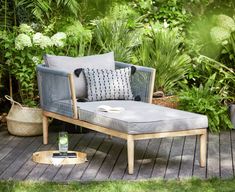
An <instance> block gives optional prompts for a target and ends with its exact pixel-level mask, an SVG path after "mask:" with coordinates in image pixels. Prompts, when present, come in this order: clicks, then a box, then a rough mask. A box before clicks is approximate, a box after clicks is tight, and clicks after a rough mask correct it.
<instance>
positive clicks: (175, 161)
mask: <svg viewBox="0 0 235 192" xmlns="http://www.w3.org/2000/svg"><path fill="white" fill-rule="evenodd" d="M184 141H185V137H175V138H174V139H173V143H172V147H171V152H170V158H169V162H168V165H167V168H166V173H165V176H164V178H165V179H172V178H177V177H178V173H179V168H180V162H181V158H182V157H181V156H182V149H183V146H184Z"/></svg>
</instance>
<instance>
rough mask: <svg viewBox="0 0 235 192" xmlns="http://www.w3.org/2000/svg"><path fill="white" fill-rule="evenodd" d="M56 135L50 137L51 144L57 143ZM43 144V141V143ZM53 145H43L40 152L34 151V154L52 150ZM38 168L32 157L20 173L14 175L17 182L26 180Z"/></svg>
mask: <svg viewBox="0 0 235 192" xmlns="http://www.w3.org/2000/svg"><path fill="white" fill-rule="evenodd" d="M56 138H57V137H56V135H55V134H52V136H51V137H50V142H52V143H55V142H56ZM41 143H42V141H41ZM51 146H52V144H51V143H50V144H48V145H43V144H42V145H41V146H40V147H39V149H38V150H36V149H35V150H34V152H36V151H46V150H50V148H51ZM38 165H39V164H38ZM36 166H37V163H35V162H33V161H32V157H30V158H29V159H28V160H27V162H26V163H25V164H24V165H23V166H22V167H21V168H20V169H19V171H17V173H16V174H15V175H14V177H13V178H14V179H16V180H25V178H26V177H27V176H28V175H29V174H30V173H31V172H32V170H33V169H34V168H35V167H36Z"/></svg>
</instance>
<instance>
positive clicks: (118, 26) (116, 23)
mask: <svg viewBox="0 0 235 192" xmlns="http://www.w3.org/2000/svg"><path fill="white" fill-rule="evenodd" d="M136 22H137V21H136ZM133 25H134V26H135V25H136V24H133V23H132V25H131V26H130V23H129V20H128V19H127V17H125V16H121V15H118V14H117V15H115V14H114V15H113V16H112V17H106V18H104V19H101V20H95V21H93V26H94V30H93V31H94V41H95V43H96V44H97V45H98V47H99V48H100V50H101V51H102V52H108V51H114V53H115V59H116V60H117V61H123V62H131V60H132V54H133V51H134V49H135V48H136V47H137V46H139V45H140V43H141V41H140V37H141V34H142V31H141V30H139V29H138V28H133ZM97 49H98V48H97Z"/></svg>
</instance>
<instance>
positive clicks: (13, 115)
mask: <svg viewBox="0 0 235 192" xmlns="http://www.w3.org/2000/svg"><path fill="white" fill-rule="evenodd" d="M3 40H4V43H5V48H7V51H6V52H5V55H4V57H5V59H6V63H7V65H8V70H9V73H10V74H11V76H13V77H14V78H15V79H16V82H17V83H18V94H17V96H18V97H17V100H18V101H20V102H21V103H22V105H23V106H21V104H20V103H19V102H16V101H14V100H13V99H12V98H9V97H8V99H10V100H11V103H12V107H11V110H10V112H9V113H8V116H7V125H8V130H9V132H10V133H12V134H14V135H19V136H32V135H38V134H42V111H41V109H39V108H37V105H38V99H39V98H38V91H37V81H36V65H37V64H39V63H42V55H43V52H45V51H47V49H50V48H53V46H54V47H59V48H60V47H63V46H64V44H65V40H66V34H65V33H61V32H58V33H56V34H54V35H53V36H52V37H49V36H46V35H44V34H43V33H39V32H36V31H35V30H34V29H33V28H32V27H31V26H29V25H27V24H21V25H20V26H19V27H15V28H14V30H13V32H12V33H8V34H6V35H5V36H4V39H3ZM48 51H49V50H48ZM14 87H16V86H14Z"/></svg>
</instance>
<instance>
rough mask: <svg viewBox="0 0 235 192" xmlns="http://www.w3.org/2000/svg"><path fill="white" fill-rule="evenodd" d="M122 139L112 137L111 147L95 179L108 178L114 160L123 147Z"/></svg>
mask: <svg viewBox="0 0 235 192" xmlns="http://www.w3.org/2000/svg"><path fill="white" fill-rule="evenodd" d="M123 144H124V140H123V139H121V140H120V139H118V138H112V148H111V149H110V151H109V153H108V154H107V156H106V158H105V161H104V163H103V164H102V165H101V167H100V169H99V171H98V173H97V175H96V177H95V180H107V179H109V177H110V175H111V173H112V170H113V167H114V165H115V163H116V160H117V158H118V156H119V154H120V152H121V150H122V148H123Z"/></svg>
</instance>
